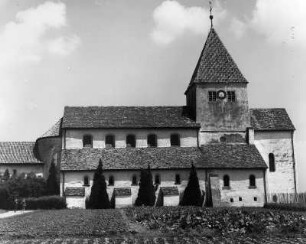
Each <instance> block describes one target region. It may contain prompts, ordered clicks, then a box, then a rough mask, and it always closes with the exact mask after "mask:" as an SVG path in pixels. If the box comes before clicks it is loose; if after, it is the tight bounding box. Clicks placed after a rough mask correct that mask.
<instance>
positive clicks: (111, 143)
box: [105, 135, 115, 147]
mask: <svg viewBox="0 0 306 244" xmlns="http://www.w3.org/2000/svg"><path fill="white" fill-rule="evenodd" d="M105 145H106V147H115V137H114V136H113V135H106V137H105Z"/></svg>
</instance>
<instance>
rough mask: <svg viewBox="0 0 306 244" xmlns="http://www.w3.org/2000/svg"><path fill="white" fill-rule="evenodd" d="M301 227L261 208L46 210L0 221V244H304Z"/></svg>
mask: <svg viewBox="0 0 306 244" xmlns="http://www.w3.org/2000/svg"><path fill="white" fill-rule="evenodd" d="M305 228H306V220H305V218H304V217H303V215H301V214H299V213H292V212H284V211H274V210H273V211H271V210H266V209H237V208H234V209H228V208H224V209H203V208H195V207H161V208H129V209H124V210H118V209H110V210H76V209H75V210H50V211H36V212H32V213H28V214H24V215H21V216H15V217H11V218H7V219H0V243H41V242H44V243H161V244H162V243H280V241H281V243H306V231H305Z"/></svg>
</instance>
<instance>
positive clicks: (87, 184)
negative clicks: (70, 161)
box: [84, 175, 89, 186]
mask: <svg viewBox="0 0 306 244" xmlns="http://www.w3.org/2000/svg"><path fill="white" fill-rule="evenodd" d="M84 186H89V179H88V176H87V175H85V176H84Z"/></svg>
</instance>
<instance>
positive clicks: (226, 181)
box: [223, 175, 230, 188]
mask: <svg viewBox="0 0 306 244" xmlns="http://www.w3.org/2000/svg"><path fill="white" fill-rule="evenodd" d="M223 187H224V188H229V187H230V177H229V176H228V175H224V176H223Z"/></svg>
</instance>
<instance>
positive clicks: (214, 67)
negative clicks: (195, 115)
mask: <svg viewBox="0 0 306 244" xmlns="http://www.w3.org/2000/svg"><path fill="white" fill-rule="evenodd" d="M228 82H231V83H232V82H235V83H248V82H247V80H246V79H245V78H244V76H243V75H242V73H241V72H240V70H239V68H238V66H237V64H236V63H235V61H234V60H233V59H232V57H231V55H230V54H229V52H228V51H227V50H226V48H225V46H224V45H223V43H222V41H221V40H220V38H219V36H218V34H217V32H216V31H215V30H214V28H211V29H210V32H209V34H208V37H207V40H206V42H205V45H204V48H203V50H202V52H201V55H200V58H199V60H198V63H197V66H196V68H195V70H194V72H193V75H192V78H191V81H190V83H189V86H188V88H187V90H188V89H189V87H190V86H191V85H192V84H194V83H228Z"/></svg>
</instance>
